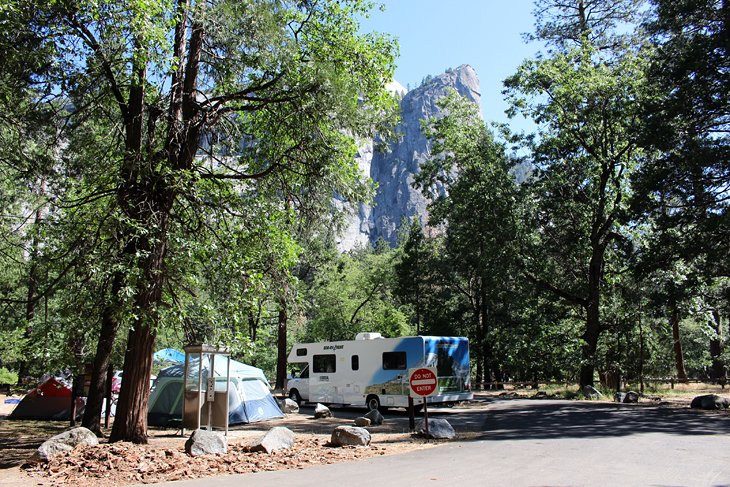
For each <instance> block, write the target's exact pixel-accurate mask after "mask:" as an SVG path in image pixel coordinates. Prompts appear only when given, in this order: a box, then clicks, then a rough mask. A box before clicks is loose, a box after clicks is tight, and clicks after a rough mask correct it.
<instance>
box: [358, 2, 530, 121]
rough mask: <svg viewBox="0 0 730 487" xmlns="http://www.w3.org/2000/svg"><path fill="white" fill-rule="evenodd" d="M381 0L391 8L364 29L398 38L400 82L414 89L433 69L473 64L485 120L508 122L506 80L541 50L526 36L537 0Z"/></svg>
mask: <svg viewBox="0 0 730 487" xmlns="http://www.w3.org/2000/svg"><path fill="white" fill-rule="evenodd" d="M381 1H382V2H383V3H384V4H385V7H386V10H385V11H384V12H380V11H377V10H376V11H374V12H373V13H372V15H371V17H370V19H367V20H366V21H365V22H364V24H363V28H364V29H366V30H375V31H379V32H387V33H389V34H392V35H394V36H395V37H397V38H398V39H399V43H400V58H399V59H398V60H397V65H398V68H397V70H396V74H395V77H396V80H397V81H399V82H400V83H401V84H402V85H403V86H407V85H408V84H410V85H411V88H413V87H416V86H418V85H419V84H420V82H421V80H422V79H423V78H424V77H425V76H426V75H428V74H431V75H437V74H440V73H442V72H444V71H445V70H446V69H447V68H450V67H451V68H456V67H457V66H460V65H462V64H470V65H472V66H473V67H474V69H475V70H476V72H477V74H478V75H479V81H480V84H481V93H482V112H483V113H484V118H485V120H487V121H492V120H494V121H497V122H508V119H507V116H506V115H505V114H504V110H505V109H506V108H507V106H506V104H505V103H504V100H503V96H502V93H501V91H502V81H503V80H504V79H505V78H506V77H507V76H509V75H511V74H512V73H514V72H515V70H516V68H517V66H518V65H519V64H520V63H521V62H522V60H523V59H525V58H528V57H532V56H534V55H535V53H536V52H537V51H538V50H539V46H537V45H534V44H533V45H528V44H525V42H524V41H523V39H522V34H523V33H525V32H531V31H532V29H533V17H532V13H531V12H532V9H533V2H532V0H381ZM513 125H521V124H520V123H517V124H513ZM514 128H519V127H514Z"/></svg>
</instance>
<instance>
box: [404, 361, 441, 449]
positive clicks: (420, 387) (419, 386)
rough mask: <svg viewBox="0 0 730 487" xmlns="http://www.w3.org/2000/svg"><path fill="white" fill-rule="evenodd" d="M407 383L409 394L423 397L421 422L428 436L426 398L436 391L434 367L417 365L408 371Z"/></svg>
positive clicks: (436, 379) (437, 383) (436, 376)
mask: <svg viewBox="0 0 730 487" xmlns="http://www.w3.org/2000/svg"><path fill="white" fill-rule="evenodd" d="M408 384H409V385H410V396H411V397H413V398H419V397H421V398H423V424H424V427H425V430H426V436H428V408H427V406H426V398H427V397H428V396H433V395H434V394H436V393H437V392H438V385H439V381H438V375H437V373H436V367H419V368H416V369H410V370H409V371H408Z"/></svg>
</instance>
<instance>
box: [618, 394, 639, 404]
mask: <svg viewBox="0 0 730 487" xmlns="http://www.w3.org/2000/svg"><path fill="white" fill-rule="evenodd" d="M622 402H624V403H626V404H633V403H637V402H639V393H638V392H634V391H629V392H627V393H626V394H624V399H623V401H622Z"/></svg>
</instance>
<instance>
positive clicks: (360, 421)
mask: <svg viewBox="0 0 730 487" xmlns="http://www.w3.org/2000/svg"><path fill="white" fill-rule="evenodd" d="M355 426H370V419H368V418H355Z"/></svg>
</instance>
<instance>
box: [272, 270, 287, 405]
mask: <svg viewBox="0 0 730 487" xmlns="http://www.w3.org/2000/svg"><path fill="white" fill-rule="evenodd" d="M287 288H288V286H286V285H285V286H284V293H283V294H284V295H283V296H282V297H281V298H280V299H279V326H278V330H277V337H276V385H275V386H274V388H275V389H277V390H280V391H283V390H284V388H285V387H286V356H287V349H286V348H287V347H286V325H287V320H288V315H287V311H286V297H285V296H286V293H287V291H288V289H287Z"/></svg>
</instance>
